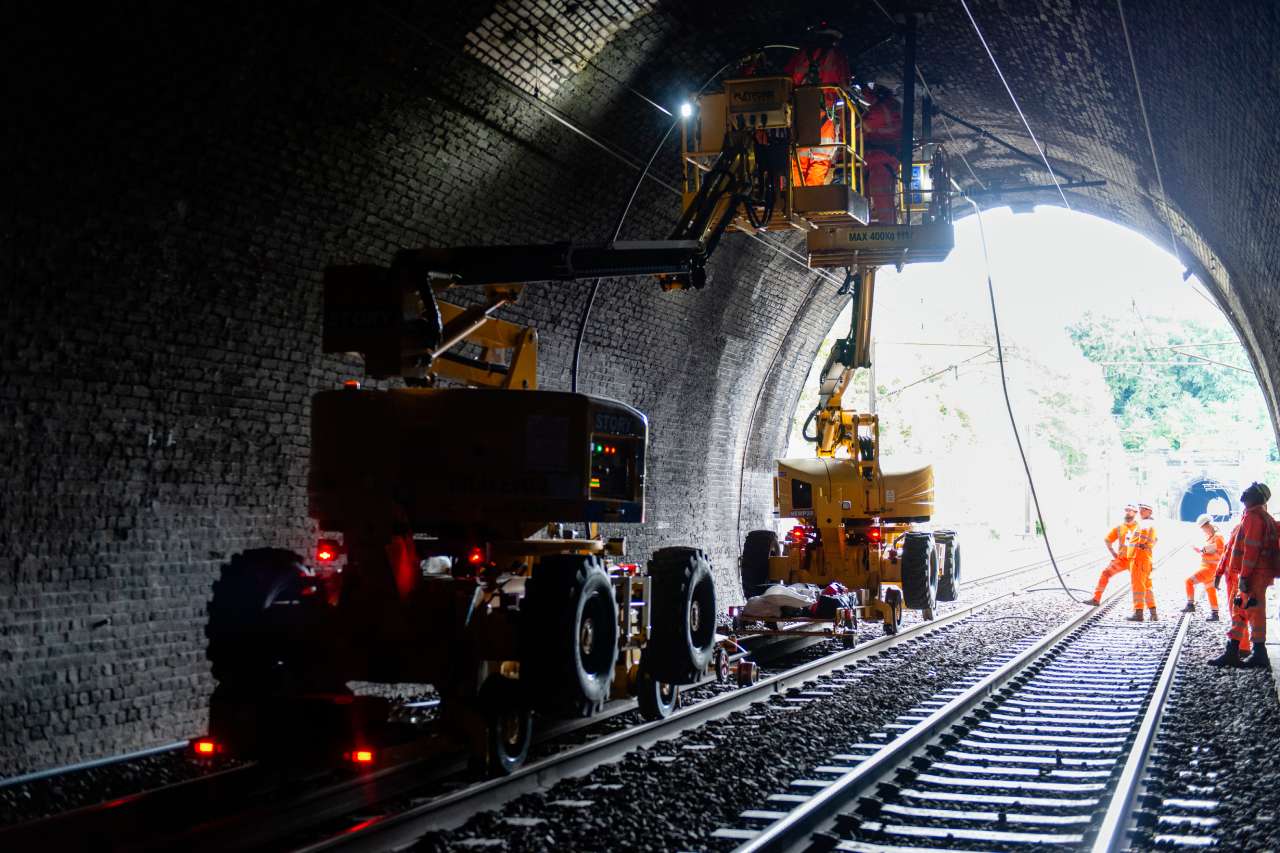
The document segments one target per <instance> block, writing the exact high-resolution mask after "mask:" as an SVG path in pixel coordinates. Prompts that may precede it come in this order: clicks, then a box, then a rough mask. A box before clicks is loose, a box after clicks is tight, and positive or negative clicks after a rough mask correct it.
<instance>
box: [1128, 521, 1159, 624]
mask: <svg viewBox="0 0 1280 853" xmlns="http://www.w3.org/2000/svg"><path fill="white" fill-rule="evenodd" d="M1130 541H1131V542H1132V543H1133V565H1132V566H1130V567H1129V579H1130V580H1129V583H1130V588H1131V589H1132V590H1133V615H1132V616H1130V617H1128V619H1129V621H1130V622H1141V621H1142V608H1143V607H1146V608H1147V612H1148V613H1149V614H1150V615H1151V621H1152V622H1154V621H1156V619H1157V616H1156V596H1155V593H1154V592H1152V590H1151V570H1152V569H1153V568H1154V567H1155V564H1154V563H1153V562H1152V560H1151V554H1152V552H1153V551H1155V547H1156V525H1155V522H1154V521H1152V520H1151V504H1147V503H1141V502H1140V503H1139V504H1138V529H1137V530H1135V531H1134V533H1133V537H1132V539H1131V540H1130Z"/></svg>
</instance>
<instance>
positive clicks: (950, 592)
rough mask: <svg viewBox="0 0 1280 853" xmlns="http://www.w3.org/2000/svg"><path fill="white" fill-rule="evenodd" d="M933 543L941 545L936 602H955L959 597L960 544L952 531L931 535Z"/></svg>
mask: <svg viewBox="0 0 1280 853" xmlns="http://www.w3.org/2000/svg"><path fill="white" fill-rule="evenodd" d="M933 538H934V540H935V541H938V542H941V543H942V544H943V549H944V551H943V558H942V571H941V572H939V574H938V600H939V601H955V600H956V599H957V598H959V597H960V542H959V541H958V540H957V538H956V534H955V531H954V530H940V531H936V532H935V533H934V534H933Z"/></svg>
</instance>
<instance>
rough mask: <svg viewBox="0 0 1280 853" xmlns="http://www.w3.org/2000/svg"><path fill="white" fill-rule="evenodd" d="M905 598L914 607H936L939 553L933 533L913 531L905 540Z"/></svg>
mask: <svg viewBox="0 0 1280 853" xmlns="http://www.w3.org/2000/svg"><path fill="white" fill-rule="evenodd" d="M901 568H902V600H903V603H904V604H905V605H906V606H907V607H910V608H911V609H912V610H932V609H933V607H934V604H936V603H937V600H938V556H937V554H936V552H935V551H934V549H933V534H932V533H925V532H922V531H912V532H910V533H908V534H906V536H905V537H903V543H902V565H901Z"/></svg>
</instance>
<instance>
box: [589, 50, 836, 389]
mask: <svg viewBox="0 0 1280 853" xmlns="http://www.w3.org/2000/svg"><path fill="white" fill-rule="evenodd" d="M768 48H790V49H792V50H794V49H795V47H794V46H792V45H783V44H766V45H761V46H760V48H759V49H760V50H766V49H768ZM737 61H738V60H731V61H729V62H726V63H725V64H724V65H722V66H720V68H718V69H717V70H716V72H715V73H714V74H712V75H711V76H710V77H708V78H707V80H706V82H705V83H703V84H702V85H701V86H700V87H698V91H697V93H696V94H695V95H694V97H695V98H697V97H699V96H701V95H702V94H703V93H704V92H705V91H706V90H707V87H708V86H710V85H711V84H712V83H714V82H715V81H716V80H717V79H718V78H719V77H720V75H721V74H723V73H724V72H725V71H727V70H729V68H730V67H731V66H732V65H734V64H735V63H736V62H737ZM667 115H671V113H670V112H667ZM683 120H684V119H683V118H676V119H674V120H673V121H672V122H671V124H669V125H668V126H667V131H666V133H664V134H663V135H662V138H661V139H659V140H658V144H657V145H655V146H654V147H653V151H652V152H651V153H650V154H649V159H648V160H647V161H646V162H645V164H644V168H643V169H641V171H640V175H639V177H637V178H636V181H635V183H634V184H633V185H632V187H631V193H630V194H629V195H628V196H627V202H626V204H625V205H623V208H622V212H621V213H620V214H619V215H618V220H617V222H616V223H615V225H614V228H613V236H612V238H611V240H610V242H616V241H617V240H618V238H619V237H620V236H622V228H623V226H624V225H626V222H627V217H628V216H629V215H630V213H631V207H632V205H634V204H635V200H636V196H637V195H638V194H639V193H640V187H641V186H642V185H643V184H644V181H645V178H647V177H648V175H649V171H650V170H651V169H652V168H653V164H654V162H655V161H656V160H657V158H658V155H659V154H660V153H662V149H663V148H664V147H666V144H667V140H668V139H670V138H671V134H672V132H673V131H675V129H676V128H677V127H678V126H679V125H680V122H681V121H683ZM663 186H667V187H670V184H666V183H665V182H664V183H663ZM678 192H679V191H678V190H677V193H678ZM747 235H748V236H749V237H752V238H754V239H755V240H756V241H757V242H760V243H762V244H764V245H765V246H768V247H769V248H771V249H773V250H774V252H775V253H778V254H781V255H783V256H784V257H786V258H788V259H790V260H791V261H793V262H795V263H798V264H799V265H801V266H803V267H804V268H805V269H806V270H808V269H809V262H808V260H807V259H805V258H801V257H800V256H799V255H798V254H796V253H795V252H793V251H791V249H789V248H788V247H786V246H782V245H779V244H777V243H775V242H773V241H772V240H766V239H765V238H764V237H763V236H762V235H759V234H756V233H754V232H750V231H748V232H747ZM812 272H814V273H815V274H817V275H818V276H819V279H823V278H825V279H827V280H828V281H831V282H833V283H838V279H837V278H836V277H835V276H833V275H831V274H830V273H827V272H825V271H823V270H812ZM602 281H603V279H601V278H596V279H595V280H593V281H592V283H591V290H590V291H589V292H588V293H587V300H586V302H585V303H583V307H582V316H581V318H580V319H579V321H578V334H577V335H576V337H575V340H574V345H573V362H572V367H571V368H570V373H569V390H570V391H572V392H574V393H577V391H578V373H579V367H580V365H581V358H582V344H583V341H584V340H585V338H586V333H587V326H588V324H589V323H590V322H591V309H592V308H593V307H594V306H595V302H596V296H597V295H598V294H599V292H600V283H601V282H602Z"/></svg>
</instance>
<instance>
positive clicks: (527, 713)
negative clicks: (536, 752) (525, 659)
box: [479, 675, 533, 776]
mask: <svg viewBox="0 0 1280 853" xmlns="http://www.w3.org/2000/svg"><path fill="white" fill-rule="evenodd" d="M479 704H480V711H481V714H482V715H483V717H484V726H485V732H484V771H485V773H486V774H487V775H489V776H508V775H510V774H512V773H514V772H515V771H517V770H519V769H520V766H521V765H522V764H524V760H525V759H526V758H527V757H528V756H529V744H531V743H533V711H532V710H530V708H529V705H528V702H527V701H526V698H525V695H524V691H522V690H521V689H520V685H519V684H518V683H517V682H515V681H512V680H511V679H509V678H504V677H503V676H501V675H493V676H490V677H489V678H488V679H487V680H486V681H485V683H484V684H483V685H481V687H480V695H479Z"/></svg>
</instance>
